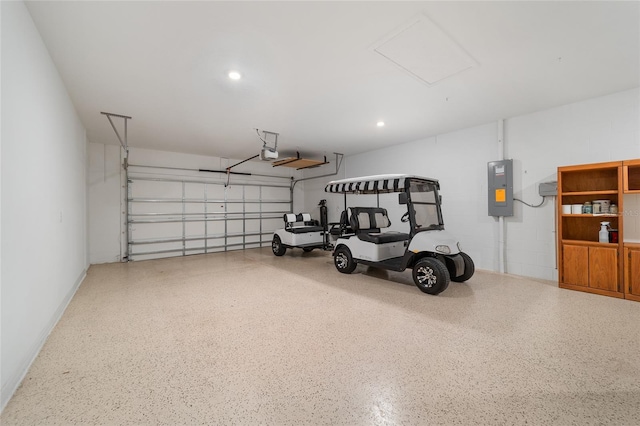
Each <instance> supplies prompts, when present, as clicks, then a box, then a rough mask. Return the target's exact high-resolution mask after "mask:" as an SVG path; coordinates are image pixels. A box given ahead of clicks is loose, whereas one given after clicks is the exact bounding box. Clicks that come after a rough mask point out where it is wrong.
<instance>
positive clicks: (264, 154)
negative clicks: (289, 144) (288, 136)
mask: <svg viewBox="0 0 640 426" xmlns="http://www.w3.org/2000/svg"><path fill="white" fill-rule="evenodd" d="M256 133H257V134H258V137H259V138H260V140H261V141H262V150H261V151H260V159H261V160H262V161H273V160H277V159H278V135H279V133H274V132H267V131H266V130H263V131H262V134H263V135H264V137H263V136H260V132H259V131H258V129H256ZM269 135H272V136H273V139H274V140H273V147H270V146H268V145H267V144H268V143H269V142H267V139H268V137H269Z"/></svg>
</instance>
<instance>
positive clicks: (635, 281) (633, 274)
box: [624, 244, 640, 302]
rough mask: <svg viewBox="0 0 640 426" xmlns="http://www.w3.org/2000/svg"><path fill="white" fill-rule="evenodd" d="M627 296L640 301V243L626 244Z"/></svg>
mask: <svg viewBox="0 0 640 426" xmlns="http://www.w3.org/2000/svg"><path fill="white" fill-rule="evenodd" d="M624 261H625V268H624V281H625V297H626V298H627V299H631V300H635V301H638V302H640V244H625V245H624Z"/></svg>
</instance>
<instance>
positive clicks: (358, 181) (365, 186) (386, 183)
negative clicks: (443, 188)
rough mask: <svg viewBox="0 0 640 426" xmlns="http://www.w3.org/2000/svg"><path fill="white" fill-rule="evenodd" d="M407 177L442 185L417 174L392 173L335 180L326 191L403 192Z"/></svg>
mask: <svg viewBox="0 0 640 426" xmlns="http://www.w3.org/2000/svg"><path fill="white" fill-rule="evenodd" d="M406 179H415V180H423V181H427V182H432V183H434V184H436V185H437V186H440V185H439V183H438V180H437V179H432V178H428V177H423V176H415V175H400V174H391V175H374V176H363V177H357V178H350V179H340V180H334V181H331V182H329V183H328V184H327V186H326V187H325V188H324V191H325V192H332V193H337V194H355V193H358V194H383V193H387V192H403V191H404V190H405V180H406Z"/></svg>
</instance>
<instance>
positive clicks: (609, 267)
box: [589, 247, 620, 292]
mask: <svg viewBox="0 0 640 426" xmlns="http://www.w3.org/2000/svg"><path fill="white" fill-rule="evenodd" d="M618 263H619V262H618V248H617V247H615V248H610V247H589V287H591V288H597V289H600V290H605V291H613V292H617V291H618V288H619V285H620V279H619V277H618Z"/></svg>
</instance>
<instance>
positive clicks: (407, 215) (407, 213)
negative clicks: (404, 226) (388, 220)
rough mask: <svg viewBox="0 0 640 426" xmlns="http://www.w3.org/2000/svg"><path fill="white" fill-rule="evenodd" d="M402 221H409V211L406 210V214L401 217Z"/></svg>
mask: <svg viewBox="0 0 640 426" xmlns="http://www.w3.org/2000/svg"><path fill="white" fill-rule="evenodd" d="M400 222H402V223H407V222H409V212H406V213H405V214H403V215H402V217H401V218H400Z"/></svg>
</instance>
